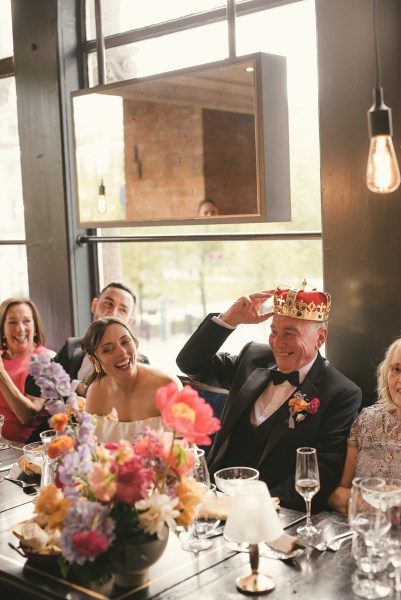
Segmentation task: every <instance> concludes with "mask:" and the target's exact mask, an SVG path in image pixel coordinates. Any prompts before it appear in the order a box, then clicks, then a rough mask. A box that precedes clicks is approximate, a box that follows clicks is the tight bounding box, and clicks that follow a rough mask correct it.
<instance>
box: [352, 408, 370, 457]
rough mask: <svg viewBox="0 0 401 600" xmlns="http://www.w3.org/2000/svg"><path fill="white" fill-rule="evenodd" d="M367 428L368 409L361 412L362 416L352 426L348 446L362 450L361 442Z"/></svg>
mask: <svg viewBox="0 0 401 600" xmlns="http://www.w3.org/2000/svg"><path fill="white" fill-rule="evenodd" d="M365 428H366V409H365V408H364V409H363V410H362V411H361V414H360V415H359V416H358V417H357V418H356V419H355V421H354V422H353V424H352V427H351V431H350V433H349V436H348V445H349V446H352V447H353V448H358V449H360V448H361V440H362V436H363V431H364V430H365Z"/></svg>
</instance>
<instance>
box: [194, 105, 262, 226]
mask: <svg viewBox="0 0 401 600" xmlns="http://www.w3.org/2000/svg"><path fill="white" fill-rule="evenodd" d="M203 156H204V175H205V197H206V198H213V200H214V201H215V202H216V204H217V206H218V207H219V212H220V214H227V215H238V214H244V215H246V214H249V213H255V212H256V211H257V185H256V183H257V180H256V147H255V118H254V116H253V115H246V114H239V113H234V112H225V111H217V110H207V109H205V110H203Z"/></svg>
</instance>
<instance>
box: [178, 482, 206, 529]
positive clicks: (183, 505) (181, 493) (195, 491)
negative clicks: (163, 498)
mask: <svg viewBox="0 0 401 600" xmlns="http://www.w3.org/2000/svg"><path fill="white" fill-rule="evenodd" d="M175 492H176V494H177V496H178V499H179V504H178V507H177V508H178V510H179V511H180V515H179V517H177V519H176V521H177V525H182V526H183V527H185V529H188V527H189V525H190V524H191V523H192V521H193V520H194V519H195V517H196V515H197V508H196V507H197V505H198V504H199V503H200V502H201V500H202V498H203V497H204V495H205V493H206V490H205V489H204V488H202V487H201V486H199V485H198V483H197V482H196V481H195V479H192V477H184V478H183V479H182V480H181V482H180V483H179V484H178V485H177V486H176V488H175Z"/></svg>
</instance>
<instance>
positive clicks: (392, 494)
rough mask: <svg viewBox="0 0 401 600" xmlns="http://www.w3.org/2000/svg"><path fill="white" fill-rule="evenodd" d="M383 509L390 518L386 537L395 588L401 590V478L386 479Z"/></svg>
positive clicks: (386, 547) (397, 590)
mask: <svg viewBox="0 0 401 600" xmlns="http://www.w3.org/2000/svg"><path fill="white" fill-rule="evenodd" d="M381 498H382V502H383V506H382V508H383V510H385V511H386V513H387V516H388V518H389V523H390V528H389V530H388V532H387V535H386V537H385V539H384V545H385V549H386V551H387V554H388V556H389V559H390V562H391V565H392V566H393V571H392V572H391V573H390V577H394V590H395V591H396V592H397V593H398V592H401V479H386V482H385V486H384V488H383V493H382V495H381Z"/></svg>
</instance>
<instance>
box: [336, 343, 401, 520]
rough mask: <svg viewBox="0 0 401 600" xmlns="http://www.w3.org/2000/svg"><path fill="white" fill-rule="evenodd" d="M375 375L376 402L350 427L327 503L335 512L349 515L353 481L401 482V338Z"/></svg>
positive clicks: (389, 350)
mask: <svg viewBox="0 0 401 600" xmlns="http://www.w3.org/2000/svg"><path fill="white" fill-rule="evenodd" d="M376 375H377V393H378V399H377V402H376V403H375V404H373V405H372V406H369V407H367V408H364V409H363V410H362V411H361V413H360V415H359V416H358V418H357V419H356V420H355V422H354V423H353V425H352V428H351V431H350V434H349V438H348V449H347V458H346V461H345V465H344V470H343V474H342V477H341V480H340V485H339V486H338V487H337V488H336V489H335V490H334V491H333V493H332V494H331V496H330V497H329V499H328V503H329V505H330V506H331V507H332V508H334V509H335V510H337V511H338V512H342V513H347V512H348V504H349V498H350V495H351V484H352V480H353V478H354V477H383V478H385V479H386V478H387V479H391V478H397V479H401V338H397V339H396V340H395V341H394V342H393V343H392V344H391V345H390V346H389V347H388V348H387V350H386V354H385V357H384V360H383V362H382V363H380V365H379V366H378V368H377V372H376Z"/></svg>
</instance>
